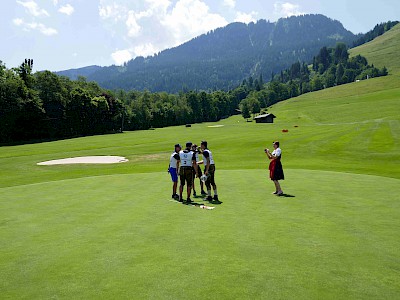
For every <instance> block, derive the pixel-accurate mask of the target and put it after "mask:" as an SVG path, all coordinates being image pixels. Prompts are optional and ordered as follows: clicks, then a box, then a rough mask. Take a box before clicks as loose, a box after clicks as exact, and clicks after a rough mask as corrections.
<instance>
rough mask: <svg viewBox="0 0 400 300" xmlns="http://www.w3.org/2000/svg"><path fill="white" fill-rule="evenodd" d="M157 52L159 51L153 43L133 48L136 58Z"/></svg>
mask: <svg viewBox="0 0 400 300" xmlns="http://www.w3.org/2000/svg"><path fill="white" fill-rule="evenodd" d="M156 52H157V49H156V48H155V47H154V45H153V44H152V43H146V44H142V45H139V46H136V47H134V48H133V53H134V54H135V56H144V57H146V56H149V55H153V54H154V53H156Z"/></svg>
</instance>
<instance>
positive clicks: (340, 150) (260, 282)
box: [0, 25, 400, 299]
mask: <svg viewBox="0 0 400 300" xmlns="http://www.w3.org/2000/svg"><path fill="white" fill-rule="evenodd" d="M382 40H384V42H382ZM379 45H389V46H388V47H380V46H379ZM378 50H379V51H378ZM399 51H400V25H397V26H396V27H394V28H393V29H392V30H390V31H389V32H387V33H385V34H384V35H383V36H381V37H378V38H377V39H375V40H374V41H372V42H370V43H367V44H366V45H363V46H360V47H359V48H355V49H352V51H351V54H352V55H356V54H358V53H360V54H362V55H365V56H366V57H367V58H368V60H369V62H370V63H375V64H376V65H377V66H378V67H381V65H385V66H386V67H387V68H388V70H389V74H390V75H389V76H386V77H380V78H376V79H369V80H364V81H360V82H354V83H351V84H347V85H342V86H338V87H334V88H330V89H325V90H322V91H319V92H313V93H309V94H305V95H302V96H300V97H297V98H293V99H290V100H287V101H284V102H281V103H278V104H276V105H274V106H273V107H271V108H269V109H268V112H270V113H273V114H274V115H276V116H277V118H276V119H275V122H274V124H256V123H255V122H246V120H244V119H243V118H242V117H241V116H234V117H230V118H228V119H225V120H221V121H219V122H217V123H203V124H193V125H192V127H189V128H187V127H185V126H179V127H169V128H162V129H156V130H149V131H135V132H125V133H122V134H114V135H104V136H92V137H84V138H76V139H70V140H61V141H55V142H49V143H37V144H28V145H20V146H4V147H0V164H1V168H0V244H1V247H0V276H1V281H0V295H1V296H0V298H1V299H396V298H398V297H399V295H400V280H399V275H400V256H399V249H400V235H399V232H400V218H399V216H400V202H399V195H400V106H399V101H400V84H399V83H400V67H399V66H400V63H399V58H398V53H399ZM215 125H223V126H217V127H216V126H215ZM210 126H211V127H210ZM284 129H286V130H287V131H288V132H283V131H282V130H284ZM201 140H207V141H208V145H209V148H210V149H211V150H212V151H213V156H214V159H215V161H216V184H217V185H218V192H219V198H220V201H221V202H222V203H221V204H209V203H208V202H205V201H203V200H202V198H193V200H195V201H196V202H197V203H200V204H203V203H204V204H207V205H211V206H214V207H215V209H213V210H203V209H199V208H198V207H195V206H188V205H182V204H179V203H178V202H176V201H171V193H172V184H171V180H170V176H169V174H168V173H167V167H168V163H169V156H170V153H172V151H173V145H174V144H175V143H182V144H184V143H185V142H186V141H192V142H194V143H200V141H201ZM274 140H279V141H280V143H281V148H282V152H283V153H282V164H283V168H284V171H285V177H286V179H285V180H284V181H282V182H281V185H282V188H283V191H284V192H285V196H283V197H277V196H274V195H272V194H271V192H273V191H274V185H273V183H272V182H271V181H270V180H269V179H268V170H267V167H268V160H267V157H266V155H265V153H264V151H263V150H264V148H267V147H268V148H272V142H273V141H274ZM96 155H118V156H124V157H126V158H127V159H128V160H129V161H128V162H126V163H119V164H109V165H108V164H107V165H100V164H98V165H89V164H79V165H56V166H39V165H37V163H39V162H43V161H47V160H53V159H61V158H69V157H79V156H96ZM196 185H197V189H198V190H199V185H198V183H197V182H196Z"/></svg>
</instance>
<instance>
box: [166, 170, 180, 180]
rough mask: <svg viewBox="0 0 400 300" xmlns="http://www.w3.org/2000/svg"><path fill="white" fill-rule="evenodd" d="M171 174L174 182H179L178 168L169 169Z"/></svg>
mask: <svg viewBox="0 0 400 300" xmlns="http://www.w3.org/2000/svg"><path fill="white" fill-rule="evenodd" d="M168 172H169V174H171V179H172V182H178V172H177V170H176V168H169V170H168Z"/></svg>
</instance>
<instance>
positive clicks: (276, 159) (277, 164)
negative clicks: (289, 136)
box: [264, 141, 285, 196]
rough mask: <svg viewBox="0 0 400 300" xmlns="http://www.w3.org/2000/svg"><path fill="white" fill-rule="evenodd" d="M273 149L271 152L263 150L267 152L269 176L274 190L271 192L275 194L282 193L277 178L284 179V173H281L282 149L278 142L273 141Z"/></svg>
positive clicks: (279, 194)
mask: <svg viewBox="0 0 400 300" xmlns="http://www.w3.org/2000/svg"><path fill="white" fill-rule="evenodd" d="M272 145H273V147H274V151H272V153H271V152H270V151H269V149H265V150H264V152H265V154H267V156H268V158H269V159H270V163H269V168H268V169H269V177H270V179H271V180H272V181H273V182H274V184H275V192H274V193H273V194H275V195H277V196H281V195H283V191H282V188H281V185H280V184H279V180H284V179H285V175H284V174H283V168H282V163H281V157H282V150H281V148H279V142H278V141H275V142H273V144H272Z"/></svg>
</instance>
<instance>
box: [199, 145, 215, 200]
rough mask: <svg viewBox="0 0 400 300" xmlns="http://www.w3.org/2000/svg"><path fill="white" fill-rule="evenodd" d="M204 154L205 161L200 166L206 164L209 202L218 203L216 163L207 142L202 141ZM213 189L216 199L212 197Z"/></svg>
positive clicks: (205, 171)
mask: <svg viewBox="0 0 400 300" xmlns="http://www.w3.org/2000/svg"><path fill="white" fill-rule="evenodd" d="M200 147H201V150H202V153H203V161H202V162H199V164H201V163H203V164H204V175H206V176H207V180H206V182H205V185H206V187H207V198H206V200H207V201H213V200H215V201H217V202H219V199H218V192H217V185H216V184H215V162H214V159H213V156H212V153H211V151H210V149H208V148H207V141H202V142H201V144H200ZM211 187H212V188H213V190H214V198H213V197H211Z"/></svg>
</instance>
